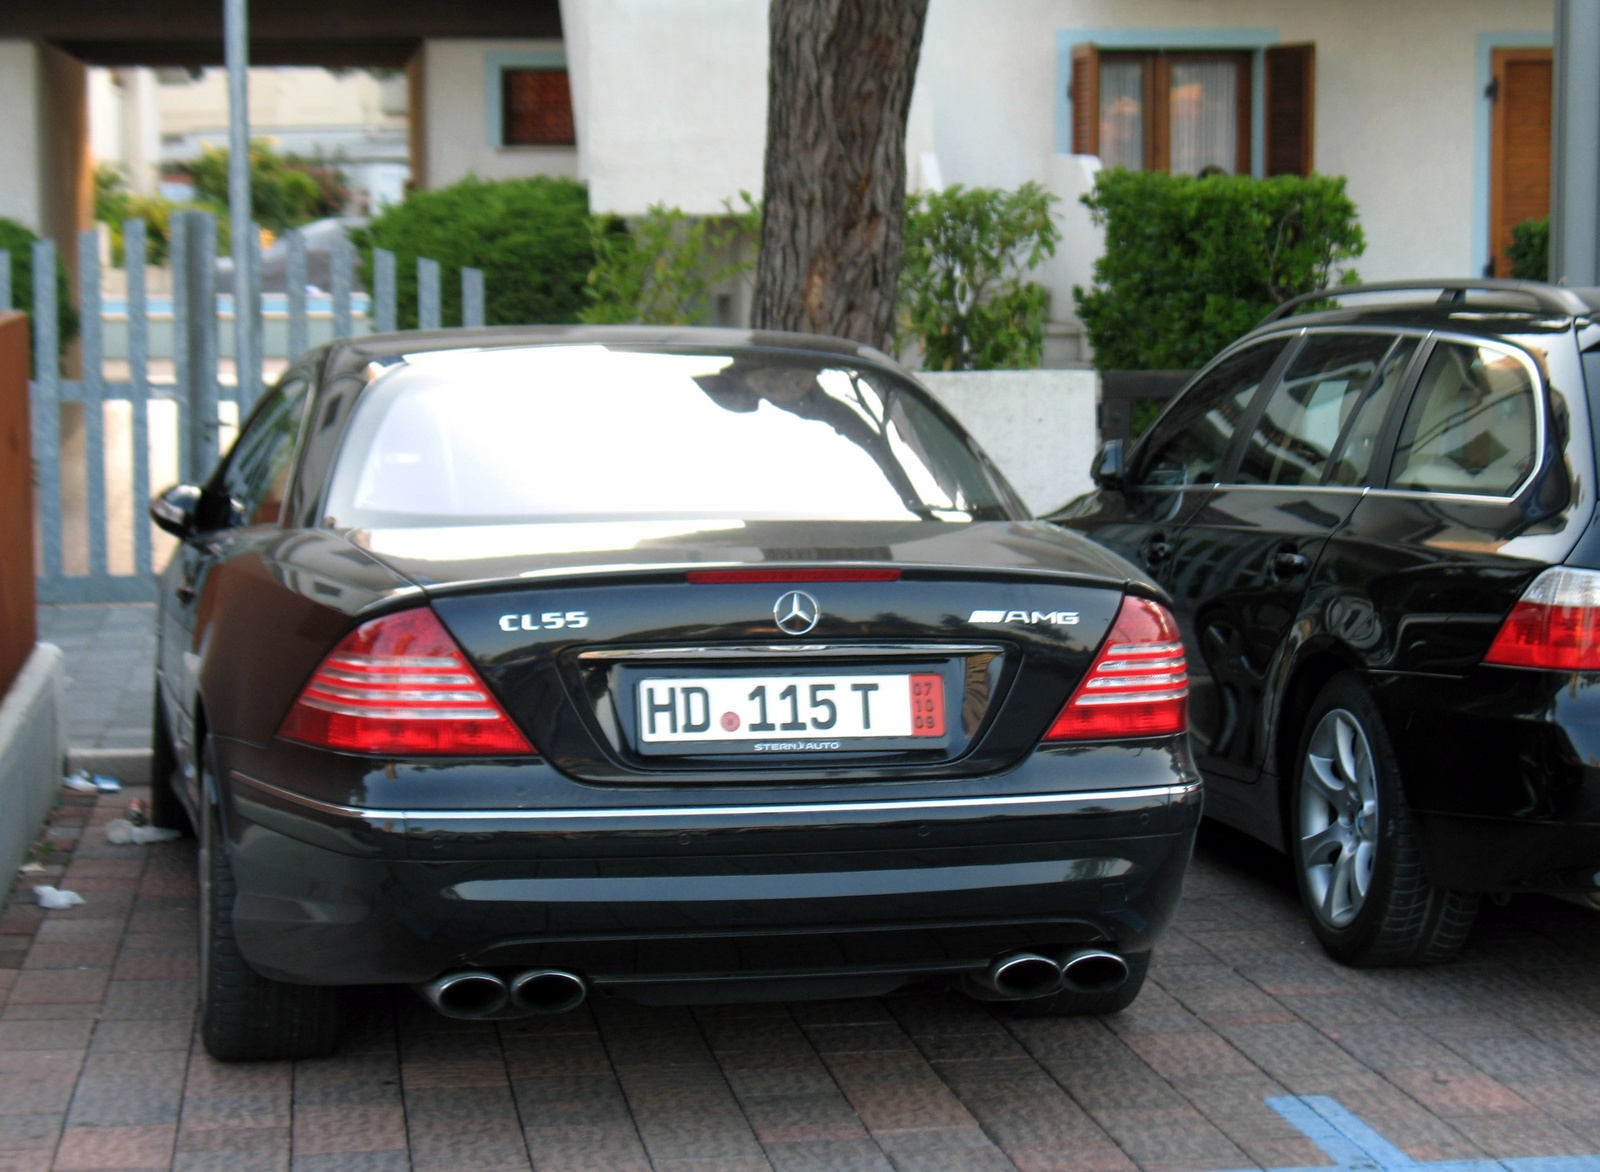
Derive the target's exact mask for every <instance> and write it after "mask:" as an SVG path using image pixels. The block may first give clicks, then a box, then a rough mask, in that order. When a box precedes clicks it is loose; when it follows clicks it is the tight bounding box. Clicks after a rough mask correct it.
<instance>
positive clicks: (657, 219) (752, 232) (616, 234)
mask: <svg viewBox="0 0 1600 1172" xmlns="http://www.w3.org/2000/svg"><path fill="white" fill-rule="evenodd" d="M739 194H740V196H741V197H742V198H743V200H744V209H743V210H742V211H735V210H734V208H733V205H732V202H731V201H729V203H728V204H727V208H728V214H727V215H726V216H690V215H689V214H687V213H686V212H684V211H682V210H681V209H679V208H669V207H666V206H665V205H663V204H655V205H653V206H652V207H651V208H650V210H649V212H647V213H646V214H645V215H644V216H641V217H639V218H637V219H635V220H633V221H631V222H624V221H623V220H621V219H619V218H617V217H615V216H595V217H593V219H592V220H591V221H590V233H591V238H592V241H593V246H594V269H593V270H592V271H591V272H590V273H589V279H588V286H587V289H586V292H587V295H588V298H589V304H588V305H587V306H586V307H584V309H583V310H582V311H581V312H580V313H579V314H578V316H579V318H580V319H581V320H582V321H585V322H588V323H590V324H592V325H607V324H627V323H638V324H642V325H692V326H698V325H705V324H706V323H707V322H709V321H710V320H711V309H712V306H711V297H712V294H713V293H714V291H715V289H716V287H717V286H718V285H720V284H722V283H723V282H725V281H727V280H729V279H730V278H734V277H738V276H741V275H743V274H744V273H747V272H749V271H750V270H752V269H753V268H755V260H754V258H753V257H751V258H743V257H742V256H741V253H742V251H743V245H744V242H745V241H747V240H759V239H760V238H761V209H760V208H759V207H758V206H757V205H756V204H755V202H754V201H753V200H752V199H751V198H750V193H749V192H740V193H739Z"/></svg>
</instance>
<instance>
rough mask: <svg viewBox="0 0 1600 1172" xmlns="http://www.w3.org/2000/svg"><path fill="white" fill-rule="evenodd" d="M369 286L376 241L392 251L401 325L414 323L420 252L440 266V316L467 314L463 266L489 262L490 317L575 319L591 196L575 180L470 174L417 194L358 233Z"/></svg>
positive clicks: (590, 255)
mask: <svg viewBox="0 0 1600 1172" xmlns="http://www.w3.org/2000/svg"><path fill="white" fill-rule="evenodd" d="M352 239H353V240H354V242H355V244H356V247H357V248H358V249H360V250H361V275H362V280H363V281H364V282H365V283H366V287H367V288H368V289H371V288H372V250H373V248H374V247H377V248H387V249H388V250H389V251H391V252H393V253H394V254H395V260H396V270H397V272H396V282H395V283H396V289H397V294H398V296H397V310H398V319H397V320H398V325H399V328H401V329H403V330H404V329H415V328H416V325H417V258H418V257H419V256H425V257H428V258H429V259H431V260H436V261H438V262H439V264H440V265H441V266H442V267H443V270H444V271H443V273H442V274H441V275H440V286H441V293H442V298H441V300H442V301H443V321H444V324H446V325H456V324H458V323H459V322H460V321H461V278H460V269H461V267H462V266H463V265H466V266H469V267H472V268H479V269H482V270H483V276H484V285H485V305H484V320H485V321H486V323H487V324H489V325H533V324H559V323H569V322H576V321H577V320H578V313H579V311H580V310H582V309H583V307H584V305H585V304H586V299H585V296H584V284H585V282H586V281H587V280H588V277H589V270H590V269H591V268H593V267H594V245H593V243H592V242H591V240H590V237H589V195H588V191H587V190H586V189H585V188H584V186H583V184H581V183H578V182H576V181H574V180H572V179H559V178H549V177H546V176H539V177H536V178H533V179H506V180H501V181H499V182H492V183H491V182H486V181H484V180H481V179H476V178H468V179H463V180H462V181H461V182H459V183H455V184H452V185H451V186H449V187H443V188H440V189H439V190H437V191H419V192H415V193H413V194H412V195H411V196H410V197H409V198H407V199H406V200H405V202H404V203H399V204H395V205H393V206H392V207H390V208H388V209H386V210H385V211H384V212H383V213H382V214H381V215H378V216H376V217H374V218H373V220H372V223H371V224H369V225H368V226H367V227H366V228H364V229H361V230H359V231H357V232H355V233H353V234H352Z"/></svg>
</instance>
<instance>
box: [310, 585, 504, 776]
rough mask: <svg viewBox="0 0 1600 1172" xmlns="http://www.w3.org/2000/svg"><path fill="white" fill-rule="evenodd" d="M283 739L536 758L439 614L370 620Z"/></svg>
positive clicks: (329, 664)
mask: <svg viewBox="0 0 1600 1172" xmlns="http://www.w3.org/2000/svg"><path fill="white" fill-rule="evenodd" d="M278 733H279V735H280V736H284V737H288V738H289V739H290V740H294V741H305V742H306V743H307V744H312V745H320V746H321V747H322V748H325V749H340V750H344V751H346V752H351V753H390V754H400V755H404V756H429V757H434V756H449V757H467V756H474V757H479V756H487V755H498V754H513V753H518V754H520V753H532V752H533V746H532V745H530V744H529V743H528V739H527V738H526V737H524V736H523V735H522V733H521V732H519V731H518V730H517V726H516V725H514V724H512V723H511V718H510V717H508V716H507V715H506V714H505V710H504V709H503V708H501V707H500V705H499V704H498V703H497V702H496V701H495V698H494V697H493V696H492V695H490V693H489V689H488V688H487V687H485V686H484V683H483V681H482V680H481V679H479V678H478V673H477V672H476V671H474V670H473V668H472V665H471V664H470V663H468V662H467V659H466V656H464V655H462V654H461V649H460V648H459V647H457V646H456V642H455V640H454V639H452V638H451V637H450V632H448V631H446V630H445V629H444V624H443V623H441V622H440V621H439V619H438V616H436V615H435V614H434V613H433V611H432V610H430V609H429V608H428V607H425V606H424V607H419V608H418V609H416V610H405V611H401V612H399V613H398V614H391V615H385V616H384V617H383V618H380V619H373V620H372V621H371V622H370V623H362V624H361V625H360V626H359V627H357V628H356V629H355V630H354V631H352V632H351V633H350V634H348V635H346V636H345V637H344V640H343V641H342V642H341V643H340V644H339V645H338V646H337V647H335V648H334V649H333V651H332V652H331V653H330V654H329V655H328V657H327V658H326V659H324V660H323V661H322V663H321V665H320V666H319V667H318V668H317V670H316V674H314V675H313V676H312V677H311V682H310V683H308V684H307V685H306V686H305V690H304V691H302V692H301V693H300V698H299V699H298V700H296V701H295V703H294V707H293V708H291V709H289V715H288V716H287V717H285V718H284V721H283V727H282V728H280V729H279V730H278Z"/></svg>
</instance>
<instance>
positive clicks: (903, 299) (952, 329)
mask: <svg viewBox="0 0 1600 1172" xmlns="http://www.w3.org/2000/svg"><path fill="white" fill-rule="evenodd" d="M1055 202H1056V197H1055V196H1053V195H1051V194H1050V193H1049V192H1047V191H1045V190H1044V188H1042V187H1040V186H1039V185H1038V184H1036V183H1024V184H1023V185H1022V186H1021V187H1019V188H1017V190H1015V191H1001V190H998V189H996V188H991V187H962V186H960V185H959V184H958V185H956V186H954V187H950V188H946V189H945V190H944V191H934V192H919V193H913V194H911V195H909V196H907V197H906V250H905V266H904V268H902V269H901V271H900V314H899V316H900V336H899V339H898V340H899V343H900V345H901V346H902V348H903V347H904V346H905V344H906V343H907V342H911V341H915V342H916V344H917V346H918V348H919V349H920V350H921V352H922V365H923V366H924V367H925V368H927V369H929V370H993V369H997V368H1001V367H1013V368H1014V367H1030V366H1038V365H1039V363H1040V362H1041V361H1042V360H1043V358H1044V323H1045V318H1046V316H1047V315H1048V313H1049V310H1050V292H1049V290H1048V289H1046V288H1045V287H1044V286H1043V285H1040V284H1038V283H1036V282H1033V281H1028V280H1025V279H1024V277H1025V275H1026V274H1027V273H1028V271H1029V270H1031V269H1033V268H1034V267H1035V266H1036V265H1038V264H1039V262H1040V261H1042V260H1043V259H1044V258H1045V257H1047V256H1053V255H1054V254H1055V250H1056V242H1057V241H1058V240H1059V239H1060V238H1061V233H1060V231H1059V229H1057V228H1056V226H1055V223H1054V221H1053V220H1052V219H1051V216H1050V205H1051V204H1052V203H1055Z"/></svg>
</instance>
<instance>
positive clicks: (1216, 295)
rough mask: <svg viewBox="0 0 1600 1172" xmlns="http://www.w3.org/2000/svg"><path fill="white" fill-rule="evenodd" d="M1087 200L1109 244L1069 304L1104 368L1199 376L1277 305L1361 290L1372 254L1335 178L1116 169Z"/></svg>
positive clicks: (1352, 206)
mask: <svg viewBox="0 0 1600 1172" xmlns="http://www.w3.org/2000/svg"><path fill="white" fill-rule="evenodd" d="M1083 202H1084V203H1085V204H1086V205H1087V206H1088V208H1089V211H1090V214H1091V215H1092V217H1093V219H1094V221H1095V223H1097V224H1099V225H1101V226H1103V227H1104V229H1105V234H1106V243H1105V252H1104V253H1103V254H1102V255H1101V257H1100V259H1099V260H1097V261H1096V262H1095V266H1094V286H1093V287H1092V288H1090V289H1088V290H1085V289H1084V288H1083V287H1082V286H1078V287H1076V288H1074V289H1073V295H1074V297H1075V299H1076V300H1077V303H1078V316H1079V318H1080V319H1081V320H1082V321H1083V324H1084V328H1085V329H1086V330H1087V332H1088V335H1089V340H1090V342H1091V343H1092V344H1093V346H1094V354H1095V365H1096V366H1098V367H1099V368H1100V369H1101V370H1186V369H1193V368H1196V367H1199V366H1201V365H1203V364H1204V363H1205V362H1206V361H1207V360H1209V359H1210V358H1211V357H1212V356H1213V355H1214V354H1216V352H1217V351H1218V350H1220V349H1222V347H1223V346H1225V345H1227V344H1228V343H1229V342H1232V341H1233V340H1234V339H1235V338H1238V337H1239V336H1240V335H1241V334H1243V333H1245V332H1246V331H1247V330H1249V329H1250V328H1251V327H1252V326H1254V325H1255V324H1256V323H1257V322H1258V321H1260V319H1261V318H1262V317H1263V316H1264V315H1265V314H1266V313H1267V312H1268V311H1270V310H1271V309H1272V308H1273V307H1274V306H1277V305H1281V304H1282V303H1283V302H1285V301H1287V300H1288V299H1289V298H1291V297H1296V296H1298V295H1300V294H1302V293H1309V292H1312V291H1314V290H1316V289H1321V288H1325V287H1326V286H1328V285H1329V284H1332V283H1336V282H1342V283H1350V282H1353V281H1355V280H1356V275H1355V273H1354V272H1353V271H1350V270H1348V269H1345V268H1344V267H1343V266H1344V264H1345V262H1347V261H1349V260H1351V259H1353V258H1355V257H1357V256H1360V255H1361V253H1362V251H1363V250H1364V249H1365V247H1366V241H1365V238H1364V237H1363V235H1362V232H1361V226H1360V225H1359V224H1358V223H1357V221H1356V207H1355V204H1354V203H1353V202H1352V201H1351V200H1350V197H1349V196H1348V195H1346V194H1345V181H1344V179H1343V178H1339V177H1331V176H1324V175H1311V176H1307V177H1304V178H1302V177H1300V176H1294V175H1280V176H1275V177H1273V178H1271V179H1254V178H1251V177H1250V176H1247V175H1212V176H1208V177H1206V178H1204V179H1197V178H1192V177H1190V176H1187V175H1167V174H1165V173H1162V172H1155V171H1126V170H1122V169H1120V168H1119V169H1116V170H1111V171H1102V172H1101V173H1100V175H1099V177H1098V179H1097V180H1096V182H1095V186H1094V190H1093V191H1091V192H1089V193H1088V194H1087V195H1085V196H1084V197H1083Z"/></svg>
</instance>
